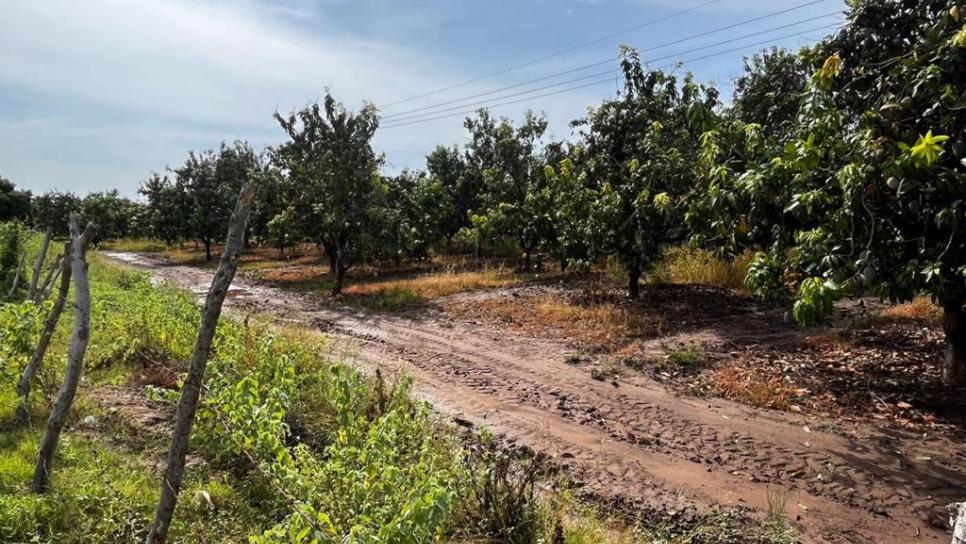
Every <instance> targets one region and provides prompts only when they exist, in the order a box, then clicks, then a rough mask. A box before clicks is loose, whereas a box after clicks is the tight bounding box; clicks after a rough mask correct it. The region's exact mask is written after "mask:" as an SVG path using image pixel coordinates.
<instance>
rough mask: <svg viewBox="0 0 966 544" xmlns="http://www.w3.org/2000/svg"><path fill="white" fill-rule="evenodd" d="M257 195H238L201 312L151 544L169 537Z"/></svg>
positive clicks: (251, 189)
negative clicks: (227, 297) (221, 320)
mask: <svg viewBox="0 0 966 544" xmlns="http://www.w3.org/2000/svg"><path fill="white" fill-rule="evenodd" d="M254 197H255V186H254V184H252V183H248V184H246V185H245V187H244V188H243V189H242V191H241V194H240V195H239V196H238V202H237V203H236V205H235V212H234V213H233V214H232V215H231V220H230V221H229V223H228V238H227V239H226V241H225V251H224V253H222V255H221V261H220V262H219V263H218V271H217V272H215V277H214V278H213V279H212V280H211V287H210V288H209V289H208V296H207V298H206V299H205V306H204V310H202V315H201V327H200V328H199V329H198V340H197V342H196V343H195V348H194V351H193V352H192V353H191V361H190V363H189V365H188V374H187V376H186V377H185V380H184V387H183V388H182V389H181V398H180V399H179V400H178V408H177V410H176V411H175V417H174V430H173V431H172V433H171V447H170V449H169V450H168V467H167V469H166V470H165V472H164V478H163V479H162V481H161V498H160V499H159V500H158V508H157V510H156V511H155V514H154V524H153V525H152V526H151V532H150V534H149V535H148V539H147V542H148V543H149V544H163V543H164V542H166V541H167V539H168V529H169V528H170V527H171V518H172V516H173V515H174V507H175V504H176V503H177V502H178V492H179V491H180V490H181V480H182V478H183V477H184V463H185V455H186V454H187V452H188V437H189V436H190V434H191V426H192V424H194V420H195V411H196V410H197V408H198V399H199V397H200V396H201V387H202V385H203V382H204V376H205V367H206V366H207V365H208V356H209V352H210V351H211V341H212V339H213V338H214V336H215V328H216V326H217V325H218V318H219V317H220V316H221V306H222V304H223V303H224V302H225V295H227V294H228V288H229V286H231V282H232V280H233V279H234V278H235V272H236V270H237V269H238V254H239V252H240V251H241V249H242V247H243V246H244V242H245V227H246V225H247V224H248V216H249V214H250V212H251V207H252V200H253V199H254Z"/></svg>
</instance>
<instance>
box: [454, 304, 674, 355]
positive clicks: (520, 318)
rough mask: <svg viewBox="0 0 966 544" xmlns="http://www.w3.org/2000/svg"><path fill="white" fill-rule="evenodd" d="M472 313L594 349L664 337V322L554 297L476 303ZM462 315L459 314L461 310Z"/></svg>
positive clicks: (617, 307)
mask: <svg viewBox="0 0 966 544" xmlns="http://www.w3.org/2000/svg"><path fill="white" fill-rule="evenodd" d="M466 310H467V311H469V312H474V311H475V312H480V313H483V314H484V315H485V316H486V317H489V318H493V319H496V320H499V321H503V322H507V323H512V324H515V325H517V326H520V327H523V328H526V329H529V330H531V331H533V332H537V333H546V332H547V331H548V330H550V329H554V330H557V331H559V332H560V333H562V334H563V336H565V337H567V338H570V339H573V340H577V341H578V342H582V343H585V344H588V345H591V346H594V347H605V346H608V347H615V346H623V345H625V344H627V343H629V342H633V341H634V340H635V339H639V338H652V337H655V336H657V335H659V334H660V331H661V328H662V325H663V320H661V319H660V318H659V317H655V316H651V315H646V314H643V313H641V312H639V311H635V310H633V309H630V310H629V309H628V308H627V307H624V306H621V305H619V304H615V303H611V302H598V303H593V304H577V303H573V302H569V301H566V300H562V299H561V298H560V297H557V296H552V295H540V296H535V297H523V298H512V299H509V298H502V297H501V298H499V299H491V300H483V301H475V302H473V303H472V305H471V307H469V308H466ZM457 311H458V310H457Z"/></svg>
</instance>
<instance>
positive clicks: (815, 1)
mask: <svg viewBox="0 0 966 544" xmlns="http://www.w3.org/2000/svg"><path fill="white" fill-rule="evenodd" d="M717 1H718V0H710V1H709V2H705V3H703V4H699V5H697V6H693V7H691V8H688V9H685V10H682V11H679V12H677V13H674V14H671V15H668V16H666V17H662V18H659V19H655V20H653V21H650V22H647V23H644V24H641V25H638V26H635V27H632V28H629V29H625V30H622V31H620V32H615V33H613V34H610V35H608V36H604V37H602V38H598V39H596V40H591V41H589V42H584V43H582V44H579V45H577V46H574V47H571V48H568V49H565V50H562V51H558V52H556V53H551V54H550V55H546V56H543V57H540V58H537V59H533V60H531V61H527V62H524V63H521V64H517V65H514V66H511V67H509V68H505V69H503V70H498V71H496V72H491V73H488V74H485V75H482V76H479V77H476V78H473V79H469V80H466V81H462V82H460V83H456V84H454V85H449V86H446V87H440V88H438V89H434V90H432V91H428V92H425V93H422V94H419V95H416V96H412V97H409V98H406V99H403V100H397V101H395V102H390V103H388V104H383V105H382V107H384V108H387V107H391V106H395V105H397V104H403V103H406V102H411V101H413V100H418V99H420V98H425V97H427V96H432V95H435V94H439V93H442V92H445V91H449V90H453V89H456V88H459V87H464V86H466V85H469V84H471V83H476V82H478V81H482V80H484V79H488V78H491V77H494V76H497V75H502V74H505V73H507V72H510V71H513V70H517V69H519V68H523V67H526V66H530V65H532V64H536V63H538V62H542V61H544V60H548V59H551V58H554V57H558V56H561V55H564V54H566V53H570V52H572V51H576V50H577V49H581V48H583V47H586V46H588V45H593V44H596V43H600V42H602V41H606V40H609V39H611V38H614V37H617V36H620V35H622V34H626V33H629V32H633V31H635V30H640V29H642V28H646V27H648V26H651V25H654V24H657V23H660V22H664V21H667V20H669V19H672V18H674V17H679V16H681V15H686V14H687V13H690V12H692V11H695V10H697V9H700V8H703V7H705V6H708V5H710V4H713V3H715V2H717ZM827 1H829V0H811V1H810V2H806V3H803V4H798V5H795V6H791V7H788V8H785V9H782V10H778V11H775V12H771V13H767V14H765V15H760V16H758V17H753V18H751V19H746V20H743V21H739V22H737V23H732V24H730V25H726V26H723V27H719V28H715V29H713V30H709V31H706V32H701V33H698V34H694V35H692V36H687V37H685V38H680V39H678V40H674V41H671V42H667V43H664V44H660V45H657V46H653V47H649V48H647V49H643V50H642V51H651V50H654V49H659V48H662V47H667V46H670V45H676V44H679V43H682V42H686V41H689V40H693V39H696V38H701V37H704V36H708V35H711V34H715V33H717V32H722V31H725V30H730V29H732V28H737V27H740V26H744V25H747V24H750V23H754V22H757V21H761V20H764V19H769V18H771V17H777V16H779V15H783V14H785V13H790V12H792V11H796V10H799V9H802V8H806V7H809V6H813V5H816V4H820V3H822V2H827ZM610 60H612V59H608V60H607V61H601V62H597V63H593V64H591V65H586V66H583V67H579V68H576V69H573V70H567V71H564V72H560V73H557V74H552V75H550V76H546V77H544V78H539V79H537V80H535V81H531V83H533V82H536V81H542V80H544V79H549V78H551V77H555V76H558V75H563V74H567V73H572V72H575V71H578V70H580V69H585V68H590V67H592V66H599V65H601V64H604V63H606V62H610ZM524 84H526V83H521V84H518V85H516V86H519V85H524ZM513 87H515V86H510V87H507V88H513ZM505 89H506V88H503V89H499V90H505ZM494 92H498V91H494ZM464 98H469V97H464ZM473 98H475V97H473ZM437 105H440V104H437ZM429 107H433V106H429ZM406 113H412V110H410V111H406V112H397V113H396V114H393V115H403V114H406ZM387 117H388V115H387Z"/></svg>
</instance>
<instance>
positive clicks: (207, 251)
mask: <svg viewBox="0 0 966 544" xmlns="http://www.w3.org/2000/svg"><path fill="white" fill-rule="evenodd" d="M204 242H205V260H206V261H210V260H211V239H209V238H205V240H204Z"/></svg>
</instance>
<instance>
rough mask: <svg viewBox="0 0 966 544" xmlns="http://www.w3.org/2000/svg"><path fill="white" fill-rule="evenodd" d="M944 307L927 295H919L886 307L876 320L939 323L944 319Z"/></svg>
mask: <svg viewBox="0 0 966 544" xmlns="http://www.w3.org/2000/svg"><path fill="white" fill-rule="evenodd" d="M942 317H943V311H942V308H940V307H939V306H936V305H935V304H933V303H932V301H931V300H929V299H928V298H926V297H917V298H915V299H914V300H912V301H911V302H906V303H904V304H897V305H895V306H889V307H888V308H884V309H883V310H881V311H880V312H879V314H878V315H877V316H876V320H877V321H880V322H885V323H934V324H935V323H939V322H941V321H942Z"/></svg>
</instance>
